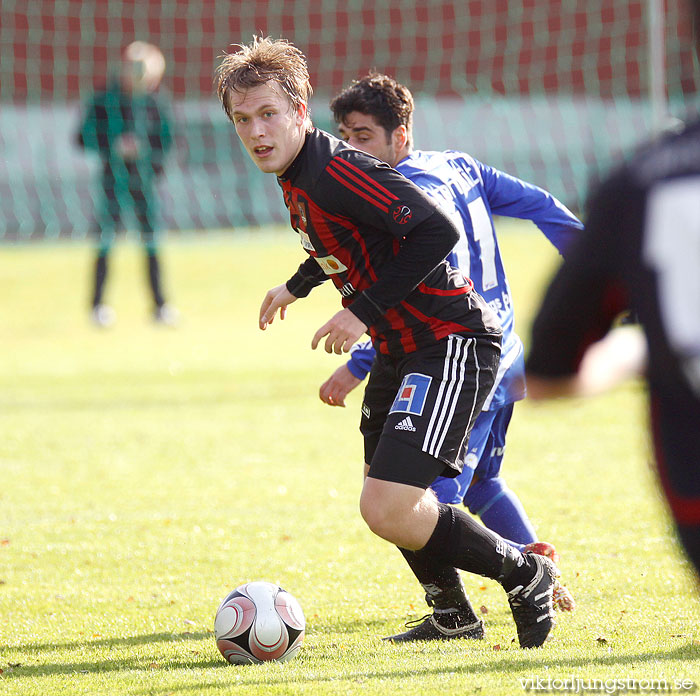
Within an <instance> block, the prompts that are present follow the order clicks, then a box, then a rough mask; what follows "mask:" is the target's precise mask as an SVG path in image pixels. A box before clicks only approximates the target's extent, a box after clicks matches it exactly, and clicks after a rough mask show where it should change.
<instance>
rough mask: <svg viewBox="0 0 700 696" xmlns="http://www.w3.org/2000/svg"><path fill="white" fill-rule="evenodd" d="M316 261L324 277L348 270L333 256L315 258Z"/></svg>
mask: <svg viewBox="0 0 700 696" xmlns="http://www.w3.org/2000/svg"><path fill="white" fill-rule="evenodd" d="M316 261H317V263H318V265H319V266H320V267H321V268H322V269H323V272H324V273H325V274H326V275H333V274H334V273H342V272H343V271H347V270H348V267H347V266H346V265H345V264H344V263H343V262H342V261H339V260H338V259H337V258H336V257H335V256H317V257H316Z"/></svg>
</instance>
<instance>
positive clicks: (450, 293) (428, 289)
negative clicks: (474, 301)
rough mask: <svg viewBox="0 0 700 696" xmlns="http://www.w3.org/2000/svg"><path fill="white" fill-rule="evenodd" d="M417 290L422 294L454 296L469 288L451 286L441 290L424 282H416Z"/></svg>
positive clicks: (464, 292) (466, 291)
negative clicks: (448, 288)
mask: <svg viewBox="0 0 700 696" xmlns="http://www.w3.org/2000/svg"><path fill="white" fill-rule="evenodd" d="M418 290H419V291H420V292H422V293H423V294H424V295H440V296H441V297H455V296H456V295H466V294H467V293H468V292H469V291H470V288H469V287H468V286H466V285H465V286H464V287H462V288H452V289H450V290H441V289H440V288H431V287H430V286H428V285H426V284H425V283H419V284H418Z"/></svg>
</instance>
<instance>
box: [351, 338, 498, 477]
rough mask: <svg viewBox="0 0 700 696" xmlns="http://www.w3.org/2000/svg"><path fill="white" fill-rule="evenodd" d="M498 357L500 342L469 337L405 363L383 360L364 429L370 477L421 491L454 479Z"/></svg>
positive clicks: (376, 367) (369, 393)
mask: <svg viewBox="0 0 700 696" xmlns="http://www.w3.org/2000/svg"><path fill="white" fill-rule="evenodd" d="M500 354H501V348H500V338H499V337H498V336H479V337H472V336H468V335H464V334H452V335H450V336H447V337H446V338H444V339H443V340H441V341H439V342H438V343H436V344H435V345H434V346H430V347H428V348H422V349H420V350H417V351H415V352H413V353H409V354H408V355H404V356H402V357H400V358H392V357H391V356H387V355H382V354H381V353H379V352H378V353H377V355H376V357H375V360H374V364H373V366H372V371H371V372H370V376H369V382H368V383H367V388H366V390H365V396H364V401H363V404H362V419H361V422H360V431H361V432H362V435H363V436H364V444H365V462H366V463H367V464H369V466H370V469H369V474H368V475H369V476H370V477H372V478H378V479H382V480H386V481H394V482H397V483H405V484H408V485H412V486H418V487H420V488H427V487H428V486H429V485H430V484H431V483H432V482H433V480H434V479H435V478H436V477H437V476H439V475H442V476H457V474H459V473H460V471H461V470H462V462H463V460H464V456H463V455H464V451H465V448H466V446H467V440H468V438H469V433H470V432H471V428H472V425H473V424H474V420H475V419H476V417H477V415H478V414H479V412H480V411H481V407H482V406H483V404H484V401H485V400H486V397H487V396H488V394H489V392H490V391H491V388H492V386H493V383H494V380H495V377H496V372H497V370H498V362H499V359H500Z"/></svg>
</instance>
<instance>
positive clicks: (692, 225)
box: [526, 121, 700, 399]
mask: <svg viewBox="0 0 700 696" xmlns="http://www.w3.org/2000/svg"><path fill="white" fill-rule="evenodd" d="M699 269H700V121H696V122H695V123H693V124H690V125H688V126H687V127H686V128H685V129H684V130H683V131H682V132H680V133H672V134H667V135H665V136H664V137H660V138H658V139H656V140H654V141H653V142H652V143H651V144H649V145H647V146H645V147H643V148H641V149H640V150H639V151H638V152H637V153H636V154H635V155H634V156H633V157H631V158H630V160H629V161H628V162H626V163H624V164H623V165H621V166H620V167H618V168H617V169H616V170H615V171H614V172H613V173H612V174H611V175H610V176H609V177H608V178H607V180H605V181H604V182H602V183H601V184H600V185H599V186H598V187H597V188H596V189H595V190H594V192H593V194H592V195H591V197H590V201H589V204H588V219H587V220H586V231H585V233H584V234H583V235H581V237H580V239H579V240H577V242H576V243H575V245H574V246H573V248H572V251H571V254H570V255H568V256H567V260H566V261H565V263H564V264H563V266H562V267H561V269H560V270H559V272H558V273H557V275H556V276H555V278H554V280H553V282H552V284H551V285H550V287H549V289H548V291H547V293H546V295H545V298H544V301H543V304H542V307H541V308H540V310H539V313H538V315H537V318H536V319H535V322H534V325H533V335H532V346H531V350H530V354H529V356H528V360H527V365H526V366H527V369H528V371H529V372H531V373H532V374H537V375H543V376H548V377H561V376H570V375H573V374H575V373H576V371H577V369H578V367H579V364H580V362H581V358H582V356H583V354H584V352H585V350H586V348H587V347H588V346H589V345H590V344H591V343H593V342H594V341H597V340H598V339H600V338H602V336H603V335H604V334H605V333H606V332H607V331H608V329H609V328H610V326H611V325H612V324H613V322H614V320H615V318H616V316H617V315H618V314H619V313H620V312H621V311H622V310H625V309H632V310H634V312H635V314H636V316H637V317H638V318H639V320H640V322H641V324H642V326H643V328H644V331H645V334H646V338H647V343H648V351H649V358H648V368H647V370H648V375H647V376H648V379H649V383H650V384H651V386H652V387H653V388H655V389H663V390H665V391H667V392H671V393H675V394H677V393H681V392H683V391H685V392H686V393H689V394H692V393H693V392H694V393H695V398H696V399H697V398H698V397H700V271H699Z"/></svg>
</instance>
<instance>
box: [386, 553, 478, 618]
mask: <svg viewBox="0 0 700 696" xmlns="http://www.w3.org/2000/svg"><path fill="white" fill-rule="evenodd" d="M399 551H401V553H402V554H403V557H404V558H405V559H406V562H407V563H408V566H409V568H410V569H411V570H412V571H413V574H414V575H415V576H416V578H417V580H418V582H419V583H420V584H421V585H422V586H423V589H424V590H425V601H426V602H427V604H428V606H430V607H433V608H434V609H435V613H436V614H443V613H447V612H459V613H460V615H461V622H462V623H473V622H474V621H476V620H477V617H476V614H475V613H474V608H473V607H472V605H471V602H470V601H469V597H467V593H466V592H465V590H464V583H463V582H462V576H461V575H460V574H459V571H458V570H457V569H456V568H453V567H452V566H448V565H445V564H443V563H440V562H438V561H437V560H436V559H435V558H434V557H433V556H430V555H429V554H426V553H422V551H409V550H407V549H402V548H399Z"/></svg>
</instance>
